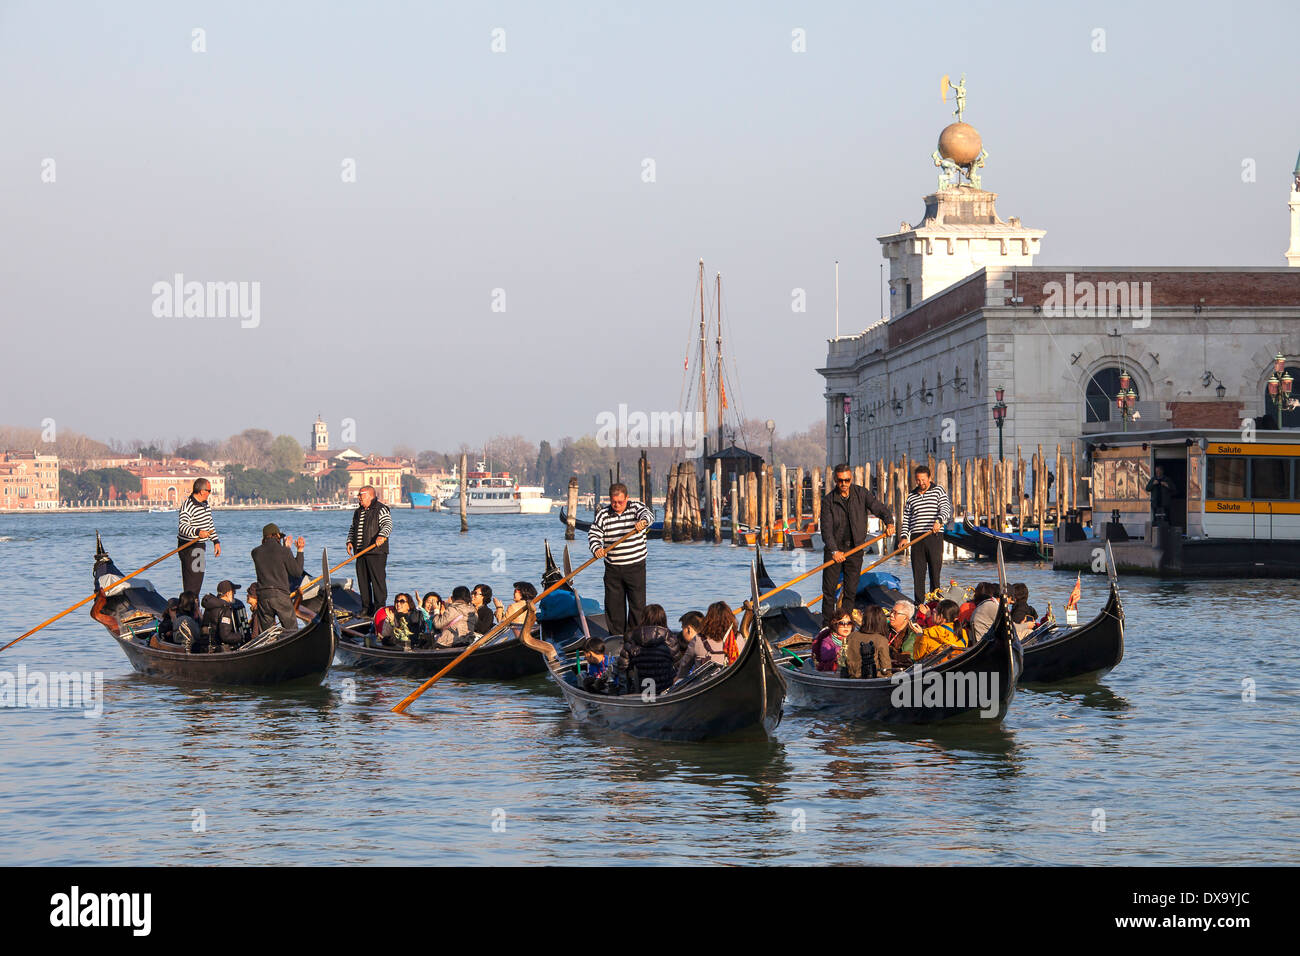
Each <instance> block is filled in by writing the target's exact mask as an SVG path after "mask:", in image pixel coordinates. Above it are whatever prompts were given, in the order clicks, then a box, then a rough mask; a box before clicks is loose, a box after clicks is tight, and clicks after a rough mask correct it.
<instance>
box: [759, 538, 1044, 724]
mask: <svg viewBox="0 0 1300 956" xmlns="http://www.w3.org/2000/svg"><path fill="white" fill-rule="evenodd" d="M998 575H999V578H1000V579H1001V582H1002V587H1003V590H1005V589H1006V569H1005V567H1004V563H1003V561H1002V559H1001V557H999V560H998ZM944 653H945V652H944V651H942V650H940V651H936V652H935V653H934V654H932V655H930V658H928V659H927V660H922V661H920V662H918V663H917V664H914V665H912V666H911V667H909V668H907V669H906V670H904V671H901V672H899V673H897V674H895V675H893V676H892V677H882V678H869V679H853V678H848V677H841V676H839V675H838V674H836V673H832V672H823V671H818V670H817V669H816V667H815V665H814V664H813V662H812V660H811V659H808V660H803V661H798V660H794V659H791V660H789V661H784V660H783V661H782V662H781V664H782V666H781V669H782V671H784V673H785V677H786V679H787V680H788V681H789V688H790V703H791V704H792V705H794V706H795V707H799V708H804V709H807V710H811V711H816V712H818V713H821V714H826V715H828V716H831V717H836V718H841V719H845V720H866V721H881V722H884V723H902V724H930V723H937V722H939V721H944V720H949V719H952V718H969V719H977V718H979V717H983V718H986V719H988V720H990V721H993V722H1000V721H1001V720H1002V719H1003V717H1005V716H1006V712H1007V708H1008V707H1009V705H1010V703H1011V699H1012V697H1014V696H1015V692H1016V682H1017V681H1018V680H1019V678H1020V671H1021V667H1022V666H1023V653H1022V650H1021V647H1020V642H1019V641H1018V640H1017V639H1016V637H1015V634H1014V632H1013V630H1012V628H1011V621H1010V619H1009V617H1008V611H1007V607H1006V605H1005V603H1000V605H999V609H998V616H997V619H996V620H995V621H994V624H993V627H992V628H991V629H990V630H989V633H988V634H987V635H986V636H985V637H984V639H983V640H981V641H980V642H979V643H977V644H976V645H975V646H974V647H971V648H967V649H966V650H964V651H962V652H960V653H958V654H955V655H952V656H948V657H946V658H945V657H944Z"/></svg>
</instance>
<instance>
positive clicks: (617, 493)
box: [587, 482, 655, 635]
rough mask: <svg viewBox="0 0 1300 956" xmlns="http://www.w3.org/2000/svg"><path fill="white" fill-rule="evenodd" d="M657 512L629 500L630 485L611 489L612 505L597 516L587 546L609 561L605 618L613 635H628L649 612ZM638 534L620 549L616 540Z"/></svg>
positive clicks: (621, 484) (606, 568)
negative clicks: (648, 568) (650, 542)
mask: <svg viewBox="0 0 1300 956" xmlns="http://www.w3.org/2000/svg"><path fill="white" fill-rule="evenodd" d="M654 517H655V516H654V512H653V511H651V510H650V509H649V508H647V507H646V506H645V505H644V504H642V503H641V502H639V501H630V500H628V497H627V485H625V484H623V483H622V482H616V483H614V484H612V485H610V486H609V504H607V505H605V506H604V507H602V508H601V509H600V511H598V512H597V513H596V519H595V520H594V521H592V523H591V530H590V531H588V532H587V547H589V548H591V553H592V554H594V555H595V556H596V557H598V558H604V559H605V619H606V621H607V622H608V624H609V633H610V634H613V635H619V634H625V633H627V631H628V629H629V628H633V627H636V626H637V625H639V624H640V623H641V615H642V612H643V611H644V610H645V559H646V553H647V550H646V543H645V530H646V528H648V527H650V522H652V521H654ZM634 528H635V529H636V532H637V533H636V534H634V535H632V537H630V538H628V539H627V540H626V541H624V542H623V543H622V544H620V545H618V547H614V548H611V547H610V546H611V545H613V543H614V542H615V541H617V540H618V539H619V538H621V537H623V535H625V534H627V533H628V532H629V531H631V530H633V529H634Z"/></svg>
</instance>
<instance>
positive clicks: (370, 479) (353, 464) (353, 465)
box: [347, 455, 405, 504]
mask: <svg viewBox="0 0 1300 956" xmlns="http://www.w3.org/2000/svg"><path fill="white" fill-rule="evenodd" d="M347 467H348V496H349V497H355V496H356V493H357V492H358V491H360V490H361V489H362V487H363V486H365V485H373V486H374V489H375V494H376V495H377V496H378V498H379V500H380V501H382V502H384V503H385V504H395V503H398V502H400V501H401V500H402V472H403V470H404V467H405V466H404V465H403V464H402V462H400V461H398V460H397V459H395V458H380V457H378V456H376V455H371V456H370V457H369V458H365V459H363V460H361V461H350V462H348V466H347Z"/></svg>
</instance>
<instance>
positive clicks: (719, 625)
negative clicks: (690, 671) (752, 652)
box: [700, 601, 745, 664]
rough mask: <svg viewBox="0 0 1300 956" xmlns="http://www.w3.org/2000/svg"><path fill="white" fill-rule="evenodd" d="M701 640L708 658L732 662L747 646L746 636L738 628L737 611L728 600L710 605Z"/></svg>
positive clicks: (701, 625)
mask: <svg viewBox="0 0 1300 956" xmlns="http://www.w3.org/2000/svg"><path fill="white" fill-rule="evenodd" d="M700 642H701V644H703V646H704V653H705V656H706V659H707V660H710V661H713V662H714V663H715V664H731V663H733V662H734V661H735V660H736V658H738V657H739V656H740V652H741V651H742V650H743V649H744V647H745V636H744V635H743V634H741V633H740V632H739V631H738V630H737V628H736V612H735V611H733V610H732V609H731V605H730V604H728V603H727V602H726V601H714V602H713V603H712V604H710V605H709V609H708V611H706V612H705V614H704V620H703V621H702V622H701V624H700Z"/></svg>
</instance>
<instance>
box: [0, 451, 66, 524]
mask: <svg viewBox="0 0 1300 956" xmlns="http://www.w3.org/2000/svg"><path fill="white" fill-rule="evenodd" d="M58 507H59V456H58V455H42V454H40V453H38V452H35V451H6V452H3V453H0V509H6V510H19V511H26V510H32V511H52V510H54V509H56V508H58Z"/></svg>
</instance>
